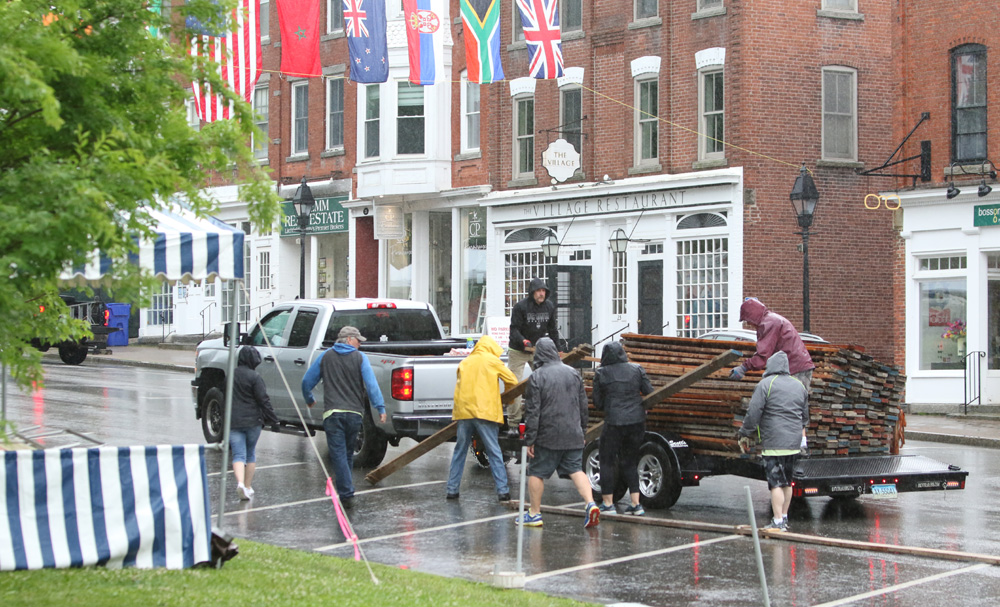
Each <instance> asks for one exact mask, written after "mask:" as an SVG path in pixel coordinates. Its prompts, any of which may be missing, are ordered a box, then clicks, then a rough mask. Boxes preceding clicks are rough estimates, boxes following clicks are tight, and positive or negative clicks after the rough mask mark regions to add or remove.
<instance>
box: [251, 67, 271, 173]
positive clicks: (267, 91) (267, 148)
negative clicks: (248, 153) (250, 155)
mask: <svg viewBox="0 0 1000 607" xmlns="http://www.w3.org/2000/svg"><path fill="white" fill-rule="evenodd" d="M260 90H263V91H265V93H264V94H265V96H269V95H270V94H271V89H270V87H269V86H268V85H267V84H266V83H265V84H264V85H263V86H256V87H254V89H253V97H251V101H252V102H253V105H252V107H253V112H254V122H255V123H256V122H264V123H267V124H268V127H269V128H268V135H267V137H266V138H265V139H266V141H265V142H264V144H265V145H264V155H263V156H260V157H258V156H257V147H258V146H257V141H256V139H257V136H256V135H254V136H253V138H252V139H251V142H250V145H251V149H253V151H254V158H256V160H257V162H263V163H266V162H267V161H268V158H269V157H270V143H271V134H270V130H271V129H270V122H271V119H270V107H271V103H270V101H271V99H270V97H268V115H267V116H264V117H263V118H264V119H263V120H259V121H258V120H257V119H256V118H257V103H256V101H257V91H260Z"/></svg>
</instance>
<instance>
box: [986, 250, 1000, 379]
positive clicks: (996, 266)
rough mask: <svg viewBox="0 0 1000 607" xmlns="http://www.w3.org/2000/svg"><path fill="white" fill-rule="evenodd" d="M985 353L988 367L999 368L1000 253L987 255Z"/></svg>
mask: <svg viewBox="0 0 1000 607" xmlns="http://www.w3.org/2000/svg"><path fill="white" fill-rule="evenodd" d="M986 259H987V272H989V274H988V278H989V281H988V287H987V295H986V296H987V298H988V301H987V303H986V315H987V321H986V331H987V333H986V354H987V358H988V368H990V369H1000V253H991V254H990V255H988V256H987V258H986Z"/></svg>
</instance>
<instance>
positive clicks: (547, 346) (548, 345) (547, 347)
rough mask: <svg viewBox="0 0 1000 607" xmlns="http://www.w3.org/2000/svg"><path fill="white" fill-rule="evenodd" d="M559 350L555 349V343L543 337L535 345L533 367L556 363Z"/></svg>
mask: <svg viewBox="0 0 1000 607" xmlns="http://www.w3.org/2000/svg"><path fill="white" fill-rule="evenodd" d="M559 360H560V358H559V350H557V349H556V342H554V341H552V340H551V339H549V338H548V337H543V338H541V339H539V340H538V343H536V344H535V367H540V366H542V365H544V364H546V363H551V362H558V361H559Z"/></svg>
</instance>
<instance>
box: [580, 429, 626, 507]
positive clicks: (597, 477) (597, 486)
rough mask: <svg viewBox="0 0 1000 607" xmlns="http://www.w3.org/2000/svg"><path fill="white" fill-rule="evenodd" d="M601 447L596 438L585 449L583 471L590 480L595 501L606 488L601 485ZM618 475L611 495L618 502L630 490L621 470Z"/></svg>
mask: <svg viewBox="0 0 1000 607" xmlns="http://www.w3.org/2000/svg"><path fill="white" fill-rule="evenodd" d="M599 447H600V441H596V440H595V441H593V442H591V443H590V444H589V445H587V446H586V447H585V448H584V449H583V472H584V473H585V474H586V475H587V480H588V481H590V490H591V491H593V492H594V499H595V501H596V499H597V496H598V495H601V494H602V493H604V489H603V488H602V487H601V455H600V448H599ZM619 467H620V466H619ZM616 476H617V478H616V479H615V489H614V491H613V492H612V493H611V495H612V497H613V499H614V500H615V501H616V502H617V501H618V500H620V499H621V498H623V497H624V496H625V493H627V492H628V485H627V484H626V483H625V477H624V476H622V474H621V471H619V473H618V474H617V475H616Z"/></svg>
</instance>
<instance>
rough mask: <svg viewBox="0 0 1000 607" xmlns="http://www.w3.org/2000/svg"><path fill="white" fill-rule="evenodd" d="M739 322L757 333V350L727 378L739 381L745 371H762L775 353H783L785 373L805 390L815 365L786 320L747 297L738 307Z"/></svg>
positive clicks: (753, 298) (797, 334)
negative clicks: (749, 326)
mask: <svg viewBox="0 0 1000 607" xmlns="http://www.w3.org/2000/svg"><path fill="white" fill-rule="evenodd" d="M740 322H746V323H748V324H749V325H751V326H753V327H754V328H755V329H756V330H757V351H756V352H755V353H754V355H753V356H751V357H750V358H748V359H746V360H745V361H743V363H742V364H741V365H740V366H738V367H736V368H735V369H733V371H732V373H730V374H729V377H730V379H743V376H744V375H746V372H747V371H753V370H756V369H763V368H764V366H765V365H766V364H767V360H768V359H769V358H770V357H771V355H772V354H774V353H775V352H784V353H785V354H787V355H788V369H789V372H790V373H791V374H792V375H793V376H795V378H796V379H798V380H799V381H800V382H802V385H803V386H805V387H806V389H807V390H808V389H809V385H810V384H811V383H812V372H813V369H815V368H816V365H814V364H813V361H812V356H810V355H809V351H808V350H806V346H805V344H804V343H802V338H801V337H800V336H799V332H798V331H796V330H795V327H794V326H793V325H792V323H791V322H789V320H788V319H787V318H785V317H784V316H782V315H780V314H777V313H775V312H772V311H771V310H769V309H767V306H765V305H764V304H763V303H761V302H760V300H758V299H757V298H755V297H748V298H747V299H746V301H744V302H743V305H742V306H740Z"/></svg>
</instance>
